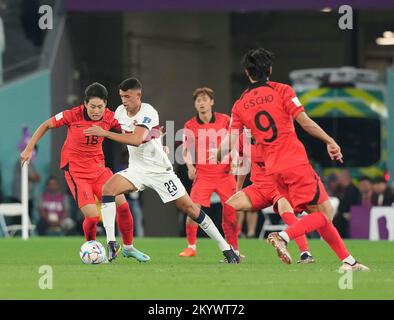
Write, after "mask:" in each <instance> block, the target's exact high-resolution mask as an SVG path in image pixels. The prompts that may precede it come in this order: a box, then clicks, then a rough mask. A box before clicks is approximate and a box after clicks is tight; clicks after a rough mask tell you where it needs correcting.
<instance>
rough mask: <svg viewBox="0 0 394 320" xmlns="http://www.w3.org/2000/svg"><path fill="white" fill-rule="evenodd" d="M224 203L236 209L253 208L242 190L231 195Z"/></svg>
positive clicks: (246, 209) (247, 209)
mask: <svg viewBox="0 0 394 320" xmlns="http://www.w3.org/2000/svg"><path fill="white" fill-rule="evenodd" d="M244 190H245V189H244ZM226 203H227V204H228V205H229V206H231V207H232V208H233V209H234V210H236V211H250V210H252V208H253V205H252V202H251V200H250V198H249V196H248V195H247V194H246V193H245V192H244V191H243V190H241V191H238V192H237V193H236V194H234V195H232V196H231V197H230V199H228V200H227V201H226Z"/></svg>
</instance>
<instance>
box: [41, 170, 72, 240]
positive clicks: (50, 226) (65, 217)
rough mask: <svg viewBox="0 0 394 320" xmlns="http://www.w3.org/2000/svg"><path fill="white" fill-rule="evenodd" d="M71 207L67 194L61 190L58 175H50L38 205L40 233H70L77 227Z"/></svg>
mask: <svg viewBox="0 0 394 320" xmlns="http://www.w3.org/2000/svg"><path fill="white" fill-rule="evenodd" d="M69 209H70V207H69V204H68V200H67V196H66V194H65V193H63V192H61V191H60V189H59V182H58V180H57V179H56V177H49V178H48V180H47V182H46V186H45V191H44V192H43V193H42V195H41V199H40V203H39V205H38V210H39V212H40V220H39V222H38V226H37V229H38V234H39V235H42V236H43V235H67V234H69V233H70V232H71V231H72V230H73V229H74V228H75V222H74V221H73V220H72V219H71V218H70V217H69Z"/></svg>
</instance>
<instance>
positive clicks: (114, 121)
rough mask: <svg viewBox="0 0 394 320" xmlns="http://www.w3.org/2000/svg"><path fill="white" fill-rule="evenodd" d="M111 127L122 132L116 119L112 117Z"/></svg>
mask: <svg viewBox="0 0 394 320" xmlns="http://www.w3.org/2000/svg"><path fill="white" fill-rule="evenodd" d="M111 129H112V130H114V131H116V132H122V128H121V126H120V124H119V121H118V119H115V118H114V119H113V121H112V123H111Z"/></svg>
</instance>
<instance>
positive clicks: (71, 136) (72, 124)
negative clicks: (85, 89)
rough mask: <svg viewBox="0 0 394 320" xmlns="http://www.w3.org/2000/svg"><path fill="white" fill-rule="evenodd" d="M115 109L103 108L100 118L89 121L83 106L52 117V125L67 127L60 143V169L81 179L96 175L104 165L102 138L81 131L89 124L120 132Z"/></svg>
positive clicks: (89, 125) (95, 176)
mask: <svg viewBox="0 0 394 320" xmlns="http://www.w3.org/2000/svg"><path fill="white" fill-rule="evenodd" d="M114 115H115V114H114V112H112V111H111V110H109V109H108V108H106V109H105V111H104V114H103V117H102V118H101V119H100V120H97V121H94V120H91V119H90V118H89V116H88V114H87V111H86V108H85V106H84V105H80V106H78V107H74V108H72V109H69V110H65V111H63V112H60V113H58V114H57V115H56V116H54V117H52V118H51V119H52V124H53V127H54V128H59V127H61V126H67V127H68V131H67V138H66V141H65V142H64V144H63V148H62V153H61V161H60V168H62V169H64V168H67V170H68V171H70V172H71V173H72V174H73V175H75V176H78V177H80V178H86V179H90V178H97V176H98V175H100V174H101V173H102V170H101V169H104V168H105V161H104V153H103V148H102V144H103V141H104V138H103V137H98V136H89V137H88V136H86V134H85V133H84V130H85V129H87V128H89V127H91V126H92V125H96V126H100V127H101V128H103V129H104V130H110V129H115V130H116V131H120V130H121V129H120V125H119V123H118V120H116V119H115V117H114Z"/></svg>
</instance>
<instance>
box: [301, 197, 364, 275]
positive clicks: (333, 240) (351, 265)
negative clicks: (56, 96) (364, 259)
mask: <svg viewBox="0 0 394 320" xmlns="http://www.w3.org/2000/svg"><path fill="white" fill-rule="evenodd" d="M318 210H319V211H320V210H321V211H326V212H327V215H329V216H331V217H332V207H331V203H330V201H329V200H326V201H325V202H323V203H322V204H321V205H311V206H307V212H316V211H318ZM317 232H318V233H319V234H320V235H321V237H322V238H323V239H324V241H326V242H327V244H328V245H329V246H330V247H331V249H332V250H333V251H334V252H335V254H336V255H337V257H338V258H339V260H341V261H342V262H343V265H342V266H341V269H343V270H361V271H369V268H368V267H366V266H364V265H363V264H361V263H359V262H358V261H357V260H356V259H355V258H354V257H353V256H352V255H351V254H350V253H349V251H348V249H347V248H346V245H345V243H344V242H343V240H342V238H341V236H340V235H339V232H338V230H337V229H336V228H335V226H334V224H333V223H332V221H330V222H329V223H328V224H327V225H325V226H324V227H321V228H319V229H317Z"/></svg>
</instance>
